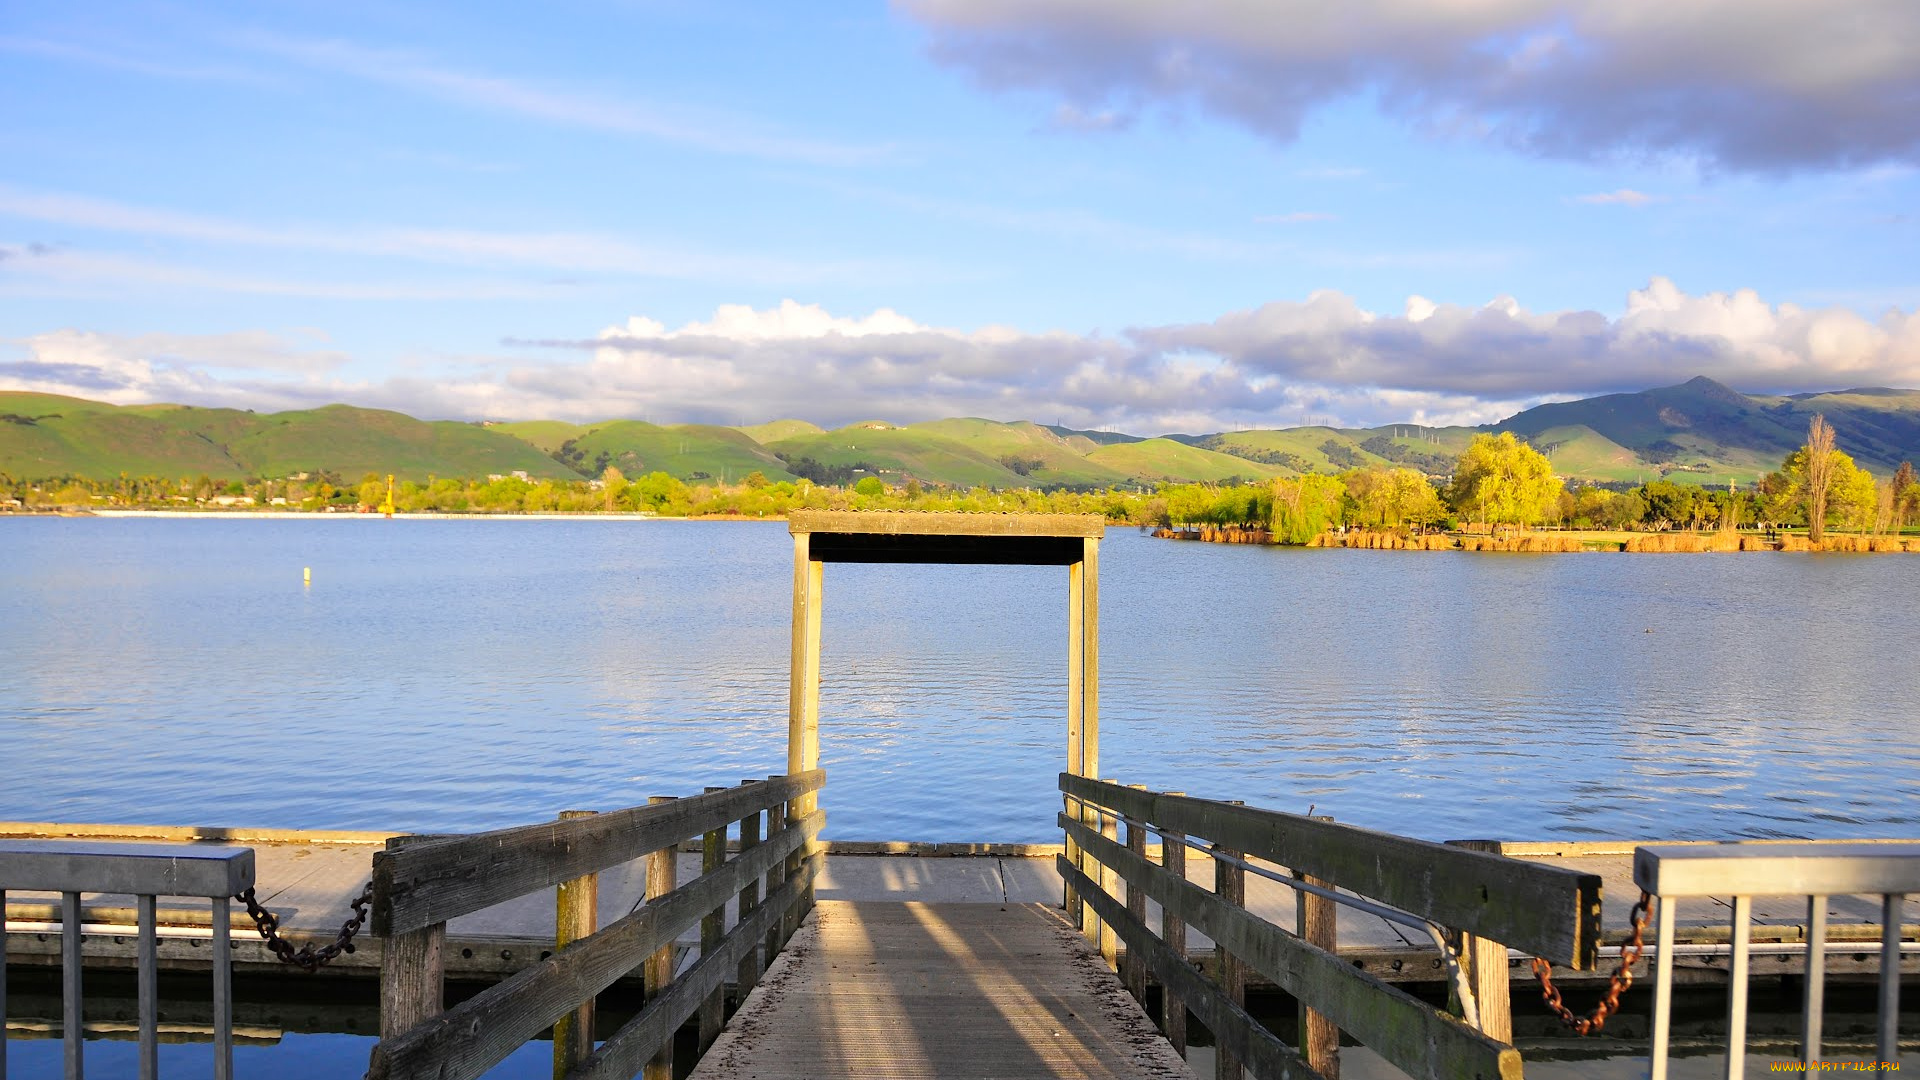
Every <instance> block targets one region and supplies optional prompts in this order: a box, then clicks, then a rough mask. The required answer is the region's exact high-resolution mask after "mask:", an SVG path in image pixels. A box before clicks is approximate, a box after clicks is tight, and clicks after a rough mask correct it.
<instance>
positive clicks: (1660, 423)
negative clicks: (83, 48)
mask: <svg viewBox="0 0 1920 1080" xmlns="http://www.w3.org/2000/svg"><path fill="white" fill-rule="evenodd" d="M1814 413H1823V414H1825V415H1826V417H1827V419H1828V420H1829V421H1830V422H1831V423H1832V424H1833V426H1834V430H1835V432H1836V435H1837V439H1838V443H1839V446H1840V448H1841V449H1843V450H1845V451H1846V452H1847V453H1849V454H1852V455H1853V456H1854V459H1855V460H1856V461H1858V462H1859V463H1860V464H1861V465H1862V466H1863V467H1865V468H1867V469H1868V470H1870V471H1872V472H1874V473H1875V474H1876V475H1879V476H1883V477H1884V476H1886V475H1889V474H1890V473H1891V472H1892V471H1893V469H1894V468H1895V467H1896V466H1897V465H1898V464H1899V463H1900V462H1901V461H1905V460H1913V459H1920V390H1895V389H1885V388H1875V387H1866V388H1858V389H1851V390H1836V391H1831V392H1827V393H1820V394H1799V395H1794V396H1791V397H1766V396H1759V395H1749V394H1742V393H1740V392H1738V391H1735V390H1731V389H1728V388H1727V387H1725V386H1722V385H1720V384H1719V383H1716V382H1714V381H1712V380H1710V379H1704V378H1701V379H1693V380H1691V381H1689V382H1686V383H1683V384H1681V385H1679V386H1668V387H1661V388H1658V389H1654V390H1645V391H1641V392H1638V393H1632V394H1607V395H1604V396H1601V397H1595V398H1588V399H1585V400H1581V401H1565V402H1556V403H1553V404H1548V405H1541V406H1538V407H1536V408H1532V409H1528V410H1526V411H1525V412H1522V413H1518V414H1516V415H1514V416H1511V417H1508V418H1507V419H1506V420H1503V421H1501V422H1500V423H1498V424H1493V425H1488V426H1487V427H1483V428H1469V427H1444V428H1434V427H1417V426H1413V425H1405V424H1394V425H1386V426H1383V427H1377V428H1329V427H1304V428H1287V429H1280V430H1261V431H1231V432H1221V433H1218V434H1212V435H1173V436H1162V437H1160V438H1153V439H1146V438H1141V437H1139V436H1135V435H1126V434H1121V433H1118V432H1111V431H1090V430H1079V429H1074V428H1066V427H1057V426H1045V425H1041V424H1035V423H1030V422H1028V421H1024V420H1021V421H1014V422H1011V423H1003V422H1001V421H996V420H984V419H980V418H978V417H959V418H954V419H948V420H933V421H927V422H924V423H918V424H909V425H905V426H900V425H896V424H891V423H888V422H885V421H880V420H871V421H865V422H862V423H857V424H849V425H847V426H845V427H842V428H839V429H837V430H834V431H825V430H822V429H821V428H819V427H817V426H816V425H814V424H811V423H808V422H807V421H804V420H792V419H788V420H775V421H773V422H771V423H767V424H759V425H755V426H751V427H739V428H734V427H717V426H712V425H704V424H679V425H671V426H663V425H657V424H650V423H646V422H644V421H639V420H606V421H601V422H598V423H592V424H571V423H566V422H563V421H559V420H527V421H519V422H515V423H506V424H490V425H486V426H480V425H476V424H465V423H456V422H452V421H434V422H428V421H422V420H416V419H413V418H412V417H409V416H404V415H402V414H400V413H395V412H386V411H383V410H378V409H361V408H355V407H353V406H349V405H329V406H326V407H324V408H318V409H301V410H294V411H290V412H283V413H271V414H255V413H251V412H245V411H241V410H237V409H203V408H195V407H192V406H185V405H135V406H118V405H109V404H105V403H102V402H97V401H86V400H82V399H80V398H70V397H60V396H57V395H52V394H28V393H17V392H0V472H4V473H7V474H8V475H11V476H14V477H24V478H32V479H47V478H52V477H58V476H64V475H75V476H87V477H97V478H102V479H106V478H111V477H114V476H118V475H120V474H122V473H125V474H128V475H130V476H163V477H187V476H199V475H201V474H203V473H204V474H206V475H208V476H213V477H218V478H222V479H237V478H241V477H245V476H264V477H272V476H285V475H288V474H291V473H295V472H314V471H319V470H326V471H330V472H333V473H336V474H338V475H340V476H343V477H346V478H350V479H351V478H357V477H359V476H361V475H363V474H365V473H369V472H372V473H386V472H393V473H396V474H398V475H400V476H402V477H406V478H409V479H423V478H425V477H426V476H427V475H428V474H434V475H439V476H447V477H477V476H485V475H489V474H493V473H508V472H515V471H524V472H526V473H528V474H530V475H533V476H543V477H556V478H566V477H575V476H598V475H599V474H600V472H601V471H602V470H604V469H605V468H606V467H607V466H608V465H614V466H617V467H618V468H619V469H620V470H621V471H622V472H624V473H626V474H627V475H628V476H629V477H636V476H639V475H643V474H645V473H649V472H654V471H660V472H665V473H669V474H671V475H673V476H676V477H679V478H680V479H682V480H690V481H699V480H706V479H712V480H717V481H732V480H738V479H739V478H741V477H743V476H745V475H747V474H748V473H751V472H755V471H758V472H761V473H764V474H765V475H766V476H767V477H768V478H769V479H774V480H781V479H798V478H801V477H807V478H811V479H813V480H815V481H817V482H821V483H847V482H849V481H851V480H854V479H858V478H859V477H860V476H862V475H867V474H873V475H878V476H879V477H881V478H882V479H883V480H885V481H887V482H888V483H895V484H897V483H904V482H905V481H906V480H908V479H916V480H919V481H921V482H922V483H926V484H941V485H953V486H960V487H971V486H973V485H976V484H984V485H988V486H991V487H1001V488H1012V487H1058V486H1071V487H1105V486H1109V485H1113V484H1122V483H1127V482H1129V481H1132V482H1135V483H1152V482H1155V481H1158V480H1179V481H1207V482H1215V481H1220V480H1225V479H1228V478H1231V477H1236V476H1237V477H1241V478H1245V479H1257V478H1262V477H1272V476H1291V475H1296V474H1299V473H1302V472H1319V473H1332V472H1340V471H1342V470H1345V469H1350V468H1355V467H1359V466H1369V465H1392V466H1397V467H1407V468H1414V469H1418V470H1420V471H1422V472H1424V473H1427V474H1428V475H1430V476H1444V475H1446V474H1447V473H1449V472H1451V471H1452V468H1453V461H1454V459H1455V458H1456V457H1457V456H1458V455H1459V453H1460V451H1461V450H1463V449H1465V448H1466V445H1467V443H1468V442H1469V441H1471V440H1472V438H1473V436H1474V435H1475V434H1477V433H1479V432H1482V431H1512V432H1514V433H1515V434H1517V435H1519V436H1521V437H1522V438H1525V439H1526V440H1528V441H1529V442H1531V443H1532V444H1534V445H1535V446H1537V447H1539V448H1540V449H1542V450H1543V451H1545V452H1546V453H1547V454H1548V456H1549V457H1550V458H1552V460H1553V465H1554V470H1555V471H1556V472H1557V473H1559V474H1560V475H1562V476H1565V477H1568V478H1573V479H1587V480H1603V481H1639V480H1653V479H1658V478H1660V477H1666V478H1668V479H1671V480H1676V481H1680V482H1685V483H1698V484H1716V485H1718V484H1724V483H1726V482H1727V481H1729V480H1737V481H1739V482H1741V483H1751V482H1752V481H1753V479H1754V478H1755V477H1756V476H1758V475H1759V474H1762V473H1765V472H1768V471H1770V470H1773V469H1776V468H1778V467H1779V465H1780V461H1781V459H1782V458H1784V457H1785V456H1786V455H1787V454H1788V453H1790V452H1792V451H1793V450H1794V449H1795V448H1796V447H1798V446H1799V445H1800V444H1801V443H1802V442H1804V441H1805V439H1806V431H1807V422H1808V420H1809V419H1810V418H1811V417H1812V416H1813V414H1814Z"/></svg>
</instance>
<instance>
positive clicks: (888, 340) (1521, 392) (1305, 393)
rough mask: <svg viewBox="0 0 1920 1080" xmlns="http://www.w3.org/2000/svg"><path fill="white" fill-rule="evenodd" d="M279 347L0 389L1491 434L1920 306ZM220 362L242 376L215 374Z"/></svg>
mask: <svg viewBox="0 0 1920 1080" xmlns="http://www.w3.org/2000/svg"><path fill="white" fill-rule="evenodd" d="M182 340H185V339H182ZM193 340H195V341H200V342H203V343H204V342H206V341H211V340H213V339H193ZM272 343H273V339H271V338H244V339H242V338H236V339H235V340H234V341H233V342H231V343H230V346H231V347H230V348H228V349H227V350H226V351H221V350H216V349H214V348H212V347H211V346H209V345H206V344H201V345H197V346H193V347H187V346H182V345H180V344H178V343H177V342H165V341H161V340H160V339H155V338H144V339H143V338H113V337H107V336H103V335H87V334H79V333H76V332H73V331H61V332H57V333H53V334H42V335H39V336H37V337H34V338H30V339H27V340H26V342H25V343H24V344H25V347H26V349H27V353H28V355H27V359H26V360H25V361H23V362H20V363H12V364H8V363H3V362H0V385H11V386H21V384H22V383H27V382H30V383H32V386H33V388H35V389H42V390H52V391H56V392H64V393H76V394H80V395H81V396H94V397H98V396H101V393H102V388H105V389H106V390H107V391H110V392H111V393H112V394H113V395H114V396H113V398H112V400H116V401H125V400H182V401H187V402H190V403H195V404H199V403H226V404H232V403H236V402H238V401H240V400H243V399H244V400H246V401H247V402H248V403H249V404H253V405H256V406H271V407H285V406H288V405H293V404H307V405H311V404H319V403H323V402H327V401H337V400H347V401H351V402H354V403H356V404H365V405H377V406H380V407H386V408H396V409H401V410H403V411H407V412H411V413H414V414H416V415H422V416H431V417H460V418H481V417H492V418H514V419H520V418H533V417H552V418H557V419H568V420H597V419H605V418H608V417H621V416H644V417H647V418H649V419H653V420H656V421H701V422H710V423H754V422H759V421H762V420H768V419H772V418H775V417H781V416H798V417H802V418H805V419H810V420H814V421H816V422H819V423H825V424H841V423H847V422H851V421H854V420H859V419H869V418H875V417H881V418H886V419H890V420H894V421H898V422H911V421H915V420H926V419H933V418H937V417H946V416H985V417H991V418H995V419H1007V420H1011V419H1019V418H1023V417H1025V418H1037V419H1044V420H1048V421H1051V420H1053V419H1056V418H1057V419H1062V420H1064V421H1065V422H1067V423H1068V424H1070V425H1074V426H1081V427H1096V426H1104V427H1113V428H1118V429H1120V430H1127V431H1135V432H1140V433H1149V434H1150V433H1158V432H1165V431H1178V430H1185V431H1196V430H1224V429H1228V428H1233V427H1241V426H1275V425H1290V424H1297V423H1299V422H1301V418H1302V417H1303V416H1305V415H1309V414H1310V415H1314V416H1321V417H1333V418H1335V419H1336V420H1338V421H1339V422H1341V423H1344V424H1356V425H1357V424H1369V425H1370V424H1384V423H1424V424H1446V423H1484V422H1488V421H1492V420H1497V419H1500V418H1501V417H1503V416H1506V415H1509V414H1511V413H1513V412H1516V411H1518V410H1519V409H1522V408H1525V407H1527V406H1530V405H1533V404H1537V403H1539V402H1541V401H1546V400H1557V399H1564V398H1566V397H1570V396H1583V395H1587V394H1594V393H1605V392H1612V391H1621V390H1637V389H1644V388H1647V387H1652V386H1664V385H1670V384H1673V383H1678V382H1682V381H1684V380H1686V379H1688V378H1691V377H1693V376H1695V375H1706V376H1709V377H1712V378H1715V379H1718V380H1720V381H1722V382H1725V383H1728V384H1729V385H1732V386H1734V387H1736V388H1739V389H1744V390H1749V391H1755V392H1797V391H1811V390H1830V389H1838V388H1842V387H1848V386H1864V385H1894V386H1920V312H1915V311H1907V310H1899V309H1893V310H1889V311H1887V312H1886V313H1885V314H1884V315H1882V316H1880V317H1879V318H1878V319H1869V318H1866V317H1864V316H1862V315H1860V314H1858V313H1856V312H1853V311H1851V310H1848V309H1845V308H1837V307H1828V308H1817V309H1815V308H1803V307H1801V306H1798V305H1794V304H1769V303H1767V302H1766V301H1764V300H1762V299H1761V298H1760V297H1759V296H1757V295H1755V294H1754V293H1753V292H1751V291H1748V290H1743V291H1739V292H1734V293H1707V294H1703V295H1691V294H1688V293H1686V292H1683V291H1681V290H1680V288H1679V287H1678V286H1676V285H1675V284H1674V283H1673V282H1671V281H1669V280H1667V279H1665V278H1655V279H1653V281H1651V282H1650V283H1649V284H1648V285H1647V287H1646V288H1644V289H1640V290H1636V291H1634V292H1632V293H1630V294H1629V295H1628V297H1627V302H1626V306H1625V310H1624V311H1623V312H1621V313H1620V314H1618V315H1616V316H1608V315H1605V314H1602V313H1600V312H1595V311H1549V312H1536V311H1532V310H1529V309H1527V308H1525V307H1523V306H1522V305H1521V304H1520V303H1519V302H1518V301H1517V300H1515V299H1514V298H1513V297H1506V296H1502V297H1497V298H1495V299H1494V300H1492V301H1490V302H1489V303H1487V304H1484V305H1480V306H1471V307H1470V306H1463V305H1457V304H1443V303H1438V302H1435V301H1432V300H1429V299H1426V298H1424V297H1419V296H1413V297H1409V298H1408V299H1407V301H1406V304H1405V308H1404V311H1403V312H1402V313H1398V314H1394V313H1381V312H1374V311H1369V310H1367V309H1365V308H1363V307H1361V306H1360V305H1359V304H1358V303H1356V302H1355V301H1354V300H1353V299H1352V298H1351V297H1348V296H1346V295H1343V294H1341V293H1338V292H1332V291H1324V292H1317V293H1314V294H1313V295H1311V296H1309V297H1307V298H1306V299H1304V300H1285V301H1275V302H1272V303H1268V304H1263V305H1261V306H1260V307H1257V308H1253V309H1249V310H1242V311H1233V312H1228V313H1225V314H1223V315H1221V316H1219V317H1217V318H1215V319H1212V320H1210V321H1207V322H1200V323H1190V324H1180V325H1167V326H1143V327H1133V328H1130V329H1128V330H1126V331H1125V332H1123V333H1120V334H1116V335H1107V334H1098V333H1092V334H1073V333H1066V332H1059V331H1055V332H1045V333H1034V332H1028V331H1023V330H1018V329H1014V328H1010V327H1004V326H987V327H981V328H978V329H974V330H960V329H954V328H947V327H938V326H930V325H926V324H923V323H920V322H917V321H916V320H914V319H912V318H910V317H908V316H906V315H903V314H901V313H899V312H896V311H892V310H889V309H884V308H883V309H879V310H877V311H873V312H871V313H868V314H865V315H855V316H849V315H837V314H834V313H832V312H829V311H827V310H825V309H824V308H821V307H819V306H817V305H811V304H801V303H798V302H795V301H785V302H783V303H781V304H780V305H778V306H776V307H773V308H767V309H754V308H751V307H746V306H742V305H728V306H724V307H721V308H720V309H718V310H717V311H715V312H714V314H713V316H712V317H711V318H710V319H706V320H700V321H694V322H689V323H686V324H684V325H681V326H678V327H674V328H669V327H667V326H666V325H665V324H663V323H661V322H659V321H658V320H655V319H651V318H647V317H644V316H635V317H632V318H629V319H627V320H626V321H624V322H622V323H620V324H618V325H613V326H609V327H607V328H605V329H604V330H602V331H600V332H599V333H598V334H594V335H591V336H584V337H581V338H577V339H568V340H551V341H515V342H509V343H508V344H509V345H511V346H513V347H514V348H515V349H516V350H518V351H519V352H520V355H521V356H522V357H524V358H523V359H517V360H513V361H506V360H501V361H499V362H498V363H497V364H495V365H493V366H491V367H488V366H485V365H480V366H475V365H471V364H465V365H461V366H459V367H457V368H452V369H448V370H445V371H441V372H420V373H417V374H413V375H410V376H408V377H406V378H390V379H386V380H383V381H378V382H363V383H344V382H340V381H338V380H333V379H330V378H329V374H330V372H329V370H328V369H329V367H330V365H332V364H334V363H336V362H337V359H336V358H334V357H332V356H331V355H330V354H320V355H321V357H322V358H323V359H324V363H322V362H320V360H318V359H315V358H314V357H311V356H308V354H307V351H306V350H304V349H292V348H290V347H289V348H283V349H281V350H280V352H277V353H276V352H275V351H274V349H273V348H272V347H271V346H272ZM534 350H544V351H545V353H546V355H545V356H541V355H539V353H537V352H534ZM276 356H277V357H279V358H280V359H278V360H275V359H274V358H275V357H276ZM288 357H291V358H292V359H288ZM303 357H305V358H306V359H305V360H302V359H301V358H303ZM295 361H299V362H302V363H307V365H308V366H306V367H300V366H299V364H298V363H296V362H295ZM276 364H277V365H278V366H275V365H276ZM216 366H220V367H222V368H230V369H235V370H237V371H238V374H237V375H235V376H232V377H229V376H227V375H225V374H222V375H219V376H215V375H213V374H210V372H212V371H214V370H215V369H216ZM23 388H24V387H23Z"/></svg>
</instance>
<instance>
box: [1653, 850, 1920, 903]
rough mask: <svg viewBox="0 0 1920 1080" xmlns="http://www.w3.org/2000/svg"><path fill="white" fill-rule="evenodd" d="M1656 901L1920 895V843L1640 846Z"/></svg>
mask: <svg viewBox="0 0 1920 1080" xmlns="http://www.w3.org/2000/svg"><path fill="white" fill-rule="evenodd" d="M1633 883H1634V884H1635V885H1638V886H1640V887H1641V888H1642V889H1645V890H1646V891H1647V892H1650V893H1652V894H1654V895H1655V896H1848V895H1855V894H1862V893H1883V894H1884V893H1912V892H1920V842H1913V841H1888V842H1884V843H1861V842H1858V841H1838V842H1824V843H1823V842H1819V841H1810V842H1803V843H1784V844H1783V843H1775V842H1772V841H1766V842H1748V843H1729V844H1685V845H1661V846H1654V847H1638V848H1634V849H1633Z"/></svg>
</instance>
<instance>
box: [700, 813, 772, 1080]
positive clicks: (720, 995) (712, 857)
mask: <svg viewBox="0 0 1920 1080" xmlns="http://www.w3.org/2000/svg"><path fill="white" fill-rule="evenodd" d="M708 790H709V791H724V790H725V789H724V788H709V789H708ZM726 861H727V827H726V826H725V825H722V826H720V827H719V828H718V829H714V830H711V831H709V832H708V833H707V834H706V835H705V836H704V837H703V838H702V850H701V852H700V873H701V874H702V875H705V874H711V873H713V872H714V871H715V870H718V869H720V867H721V866H723V865H725V863H726ZM758 876H759V875H757V874H756V875H753V876H751V877H749V878H747V879H746V880H747V881H752V880H755V879H757V878H758ZM745 885H746V881H743V882H741V887H742V888H744V887H745ZM738 891H739V890H737V889H736V890H735V892H736V893H737V892H738ZM726 936H727V912H726V901H725V900H722V901H721V902H720V903H719V904H718V905H716V906H715V907H714V909H713V910H712V911H710V912H708V913H707V915H706V916H705V917H704V918H702V919H701V920H700V955H701V956H702V957H705V956H707V955H708V954H710V953H712V952H713V951H714V950H715V949H718V948H719V947H720V942H721V940H722V939H724V938H725V937H726ZM726 1020H727V999H726V990H725V988H724V987H721V986H719V985H717V984H716V985H715V986H714V988H713V992H712V993H711V994H708V995H707V999H706V1000H705V1001H703V1002H701V1003H700V1052H701V1053H705V1052H706V1050H707V1047H709V1046H711V1045H713V1040H714V1039H715V1038H718V1037H719V1035H720V1027H721V1025H722V1024H724V1023H726Z"/></svg>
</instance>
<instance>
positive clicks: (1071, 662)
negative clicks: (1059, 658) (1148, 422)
mask: <svg viewBox="0 0 1920 1080" xmlns="http://www.w3.org/2000/svg"><path fill="white" fill-rule="evenodd" d="M1085 574H1086V563H1085V562H1084V561H1082V562H1076V563H1072V564H1070V565H1069V566H1068V567H1067V772H1069V773H1071V774H1072V775H1074V776H1085V775H1087V773H1086V771H1085V765H1084V763H1083V762H1082V761H1081V757H1080V747H1081V735H1082V731H1081V719H1080V706H1081V704H1082V702H1081V696H1082V693H1083V691H1082V690H1081V687H1082V686H1083V685H1084V683H1083V682H1082V680H1083V679H1084V677H1085V675H1084V672H1083V670H1082V669H1083V668H1084V666H1085V665H1086V662H1087V657H1086V650H1085V649H1084V648H1083V647H1082V646H1081V644H1080V631H1081V630H1082V628H1083V625H1084V623H1085V621H1086V607H1085V603H1084V599H1085V595H1086V594H1085V592H1084V591H1083V588H1082V583H1083V582H1084V580H1085ZM1066 812H1067V816H1068V817H1071V818H1073V819H1074V820H1076V821H1082V822H1084V821H1086V820H1087V818H1086V808H1085V807H1084V806H1082V805H1081V804H1080V803H1079V802H1078V801H1077V800H1075V799H1073V798H1071V797H1069V798H1067V799H1066ZM1067 863H1068V864H1069V865H1070V866H1072V867H1073V868H1074V869H1076V870H1078V871H1080V872H1081V873H1086V871H1087V860H1086V857H1085V856H1084V855H1082V854H1081V852H1080V845H1079V844H1077V843H1075V842H1074V840H1073V838H1072V837H1068V838H1067ZM1063 902H1064V904H1065V906H1066V909H1067V921H1068V923H1070V924H1071V925H1073V926H1075V927H1077V928H1079V930H1080V932H1081V933H1083V934H1085V933H1089V932H1090V930H1091V928H1090V927H1089V925H1088V923H1087V912H1086V908H1085V906H1084V905H1083V904H1082V903H1081V902H1080V898H1079V897H1078V896H1076V895H1075V894H1074V891H1073V886H1071V885H1068V886H1066V894H1065V897H1064V901H1063Z"/></svg>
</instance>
